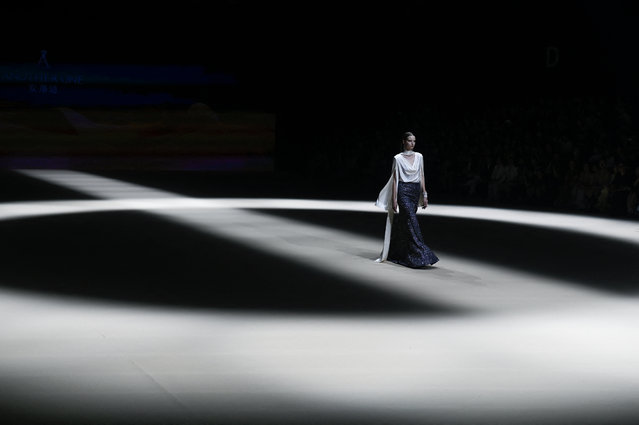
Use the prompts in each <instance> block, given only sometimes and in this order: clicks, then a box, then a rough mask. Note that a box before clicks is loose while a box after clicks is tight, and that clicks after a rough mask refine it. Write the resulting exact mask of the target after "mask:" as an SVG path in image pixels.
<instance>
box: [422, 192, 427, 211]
mask: <svg viewBox="0 0 639 425" xmlns="http://www.w3.org/2000/svg"><path fill="white" fill-rule="evenodd" d="M427 206H428V196H426V195H424V205H422V209H424V208H426V207H427Z"/></svg>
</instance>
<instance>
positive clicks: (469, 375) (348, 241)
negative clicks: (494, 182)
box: [0, 170, 639, 425]
mask: <svg viewBox="0 0 639 425" xmlns="http://www.w3.org/2000/svg"><path fill="white" fill-rule="evenodd" d="M2 178H3V185H4V187H5V188H7V189H6V190H4V191H3V194H2V196H3V198H2V203H1V204H0V229H2V235H3V240H4V243H3V249H2V259H3V266H2V268H1V270H2V272H1V274H0V318H1V320H2V322H3V323H4V326H2V328H0V384H1V388H2V395H1V396H0V415H1V416H2V417H3V418H5V422H7V423H14V424H22V423H25V424H27V423H28V424H47V425H48V424H86V425H89V424H91V425H94V424H118V425H119V424H167V425H168V424H176V425H178V424H194V425H195V424H198V425H200V424H473V425H475V424H486V425H488V424H490V425H495V424H626V423H628V424H630V423H634V420H635V419H636V416H637V414H639V407H638V406H639V403H638V402H639V338H638V337H639V331H638V329H639V308H638V307H639V299H638V295H639V262H638V261H637V258H639V256H638V254H639V223H637V222H629V221H620V220H609V219H601V218H592V217H584V216H568V215H564V214H551V213H541V212H526V211H517V210H499V209H490V208H473V207H462V206H454V205H438V204H433V205H431V206H430V207H429V208H428V209H426V210H420V211H419V213H418V216H419V220H420V224H421V226H422V230H423V232H424V236H425V239H426V243H427V244H428V245H429V246H430V247H431V248H432V249H433V250H434V251H435V252H436V253H437V255H438V256H439V258H440V262H439V263H437V264H436V265H435V266H433V267H431V268H428V269H425V270H413V269H408V268H404V267H401V266H397V265H394V264H390V263H375V262H374V261H373V260H374V259H375V258H376V257H377V255H378V254H379V251H380V250H381V245H382V237H383V230H384V223H385V215H384V212H383V211H381V210H378V209H376V208H375V207H374V205H373V201H374V200H371V201H370V202H366V201H356V200H355V201H351V200H347V199H333V200H332V199H312V198H310V197H306V198H304V197H302V196H300V197H295V196H290V195H291V193H286V190H283V191H282V190H280V191H273V192H272V193H270V192H268V191H267V190H265V187H266V186H265V184H264V182H259V181H255V184H256V185H257V186H259V188H260V191H259V193H255V191H251V190H249V189H248V186H247V190H246V194H247V195H246V196H240V195H242V193H243V192H242V190H241V189H242V186H241V185H248V183H246V181H244V180H242V181H241V185H240V186H239V190H238V187H236V188H235V189H236V190H235V191H230V190H229V189H228V187H229V185H230V183H229V182H228V181H226V180H225V179H228V177H225V176H213V177H210V180H205V181H202V180H201V178H200V177H198V178H200V180H199V181H198V182H197V184H196V183H195V182H192V183H193V184H190V183H189V184H182V185H180V184H178V183H177V182H176V181H167V180H165V179H154V176H153V175H146V176H143V175H138V176H134V175H125V174H117V173H104V172H103V173H87V172H75V171H67V170H12V171H5V172H4V173H3V174H2ZM187 180H188V179H187ZM237 181H238V180H235V182H236V183H237ZM248 181H250V179H249V180H248ZM183 183H184V181H183ZM222 188H224V190H222ZM283 193H285V194H286V196H283V195H282V194H283ZM231 194H232V196H230V195H231Z"/></svg>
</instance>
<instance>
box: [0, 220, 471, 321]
mask: <svg viewBox="0 0 639 425" xmlns="http://www.w3.org/2000/svg"><path fill="white" fill-rule="evenodd" d="M0 232H1V234H2V235H3V244H2V250H1V251H0V252H1V255H2V257H1V258H2V268H0V283H1V284H2V285H5V286H6V285H10V286H13V287H16V288H20V289H28V290H33V291H38V292H50V293H58V294H67V295H75V296H82V297H94V298H101V299H107V300H119V301H125V302H134V303H145V304H149V303H151V304H161V305H170V306H179V307H189V308H214V309H227V310H250V311H265V312H277V313H287V312H290V313H296V314H358V315H362V314H374V315H383V314H433V315H436V314H458V313H460V311H459V310H453V309H451V308H448V307H447V306H444V305H439V304H436V303H432V304H428V303H426V302H421V301H416V300H412V299H409V298H407V297H404V296H402V295H400V294H396V293H393V292H392V291H391V290H388V291H384V290H382V289H378V288H373V287H369V286H367V285H365V284H363V283H359V282H356V281H352V280H348V279H345V278H343V277H340V276H337V275H333V274H330V273H328V272H326V273H324V272H319V271H317V270H315V269H310V268H307V267H305V266H302V265H300V264H297V263H294V262H292V261H288V260H286V259H285V258H281V257H278V256H273V255H269V254H267V253H264V252H261V251H258V250H254V249H250V248H247V247H245V246H243V245H239V244H236V243H234V242H232V241H229V240H226V239H221V238H216V237H214V236H212V235H209V234H203V233H200V232H198V231H196V230H193V229H190V228H188V227H186V226H181V225H178V224H174V223H171V222H169V221H166V220H163V219H161V218H157V217H154V216H152V215H150V214H145V213H138V212H118V213H96V214H76V215H65V216H51V217H41V218H37V219H26V220H10V221H0Z"/></svg>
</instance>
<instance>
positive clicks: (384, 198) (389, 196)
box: [375, 158, 399, 263]
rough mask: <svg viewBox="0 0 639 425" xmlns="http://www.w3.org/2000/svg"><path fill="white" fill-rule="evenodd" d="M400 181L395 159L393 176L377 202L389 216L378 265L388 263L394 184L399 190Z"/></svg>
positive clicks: (380, 193)
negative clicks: (398, 183)
mask: <svg viewBox="0 0 639 425" xmlns="http://www.w3.org/2000/svg"><path fill="white" fill-rule="evenodd" d="M393 178H394V179H393ZM398 181H399V169H398V167H397V159H396V158H393V168H392V170H391V176H390V178H389V179H388V182H387V183H386V185H385V186H384V187H383V188H382V190H381V191H380V192H379V195H378V196H377V201H376V202H375V205H376V206H378V207H379V208H382V209H385V210H386V211H388V215H387V216H386V231H385V232H384V247H383V248H382V253H381V254H380V255H379V258H378V259H377V260H375V261H376V262H378V263H381V262H382V261H386V258H387V257H388V248H389V247H390V237H391V230H392V227H393V226H392V224H393V215H394V214H395V211H393V184H394V185H395V190H397V182H398Z"/></svg>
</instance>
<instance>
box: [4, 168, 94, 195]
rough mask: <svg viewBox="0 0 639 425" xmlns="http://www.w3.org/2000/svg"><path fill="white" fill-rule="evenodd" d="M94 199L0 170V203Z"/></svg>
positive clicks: (14, 172) (13, 172) (15, 172)
mask: <svg viewBox="0 0 639 425" xmlns="http://www.w3.org/2000/svg"><path fill="white" fill-rule="evenodd" d="M86 199H96V198H95V197H93V196H89V195H86V194H84V193H79V192H76V191H74V190H71V189H66V188H64V187H61V186H58V185H55V184H51V183H47V182H45V181H44V180H40V179H35V178H33V177H29V176H25V175H23V174H20V173H18V172H17V171H13V170H2V169H0V202H29V201H62V200H86Z"/></svg>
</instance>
